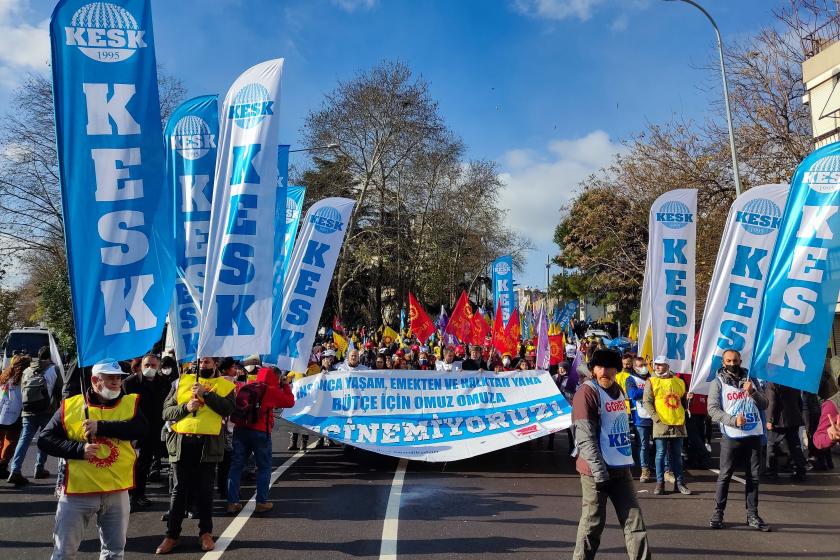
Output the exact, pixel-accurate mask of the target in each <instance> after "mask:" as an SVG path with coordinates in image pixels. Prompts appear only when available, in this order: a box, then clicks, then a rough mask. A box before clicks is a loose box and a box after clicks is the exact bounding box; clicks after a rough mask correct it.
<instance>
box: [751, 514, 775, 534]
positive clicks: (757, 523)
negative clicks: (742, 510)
mask: <svg viewBox="0 0 840 560" xmlns="http://www.w3.org/2000/svg"><path fill="white" fill-rule="evenodd" d="M747 525H749V526H750V527H752V528H753V529H758V530H759V531H763V532H765V533H769V532H770V525H768V524H767V523H765V522H764V520H763V519H762V518H760V517H759V516H758V514H757V513H756V514H753V515H747Z"/></svg>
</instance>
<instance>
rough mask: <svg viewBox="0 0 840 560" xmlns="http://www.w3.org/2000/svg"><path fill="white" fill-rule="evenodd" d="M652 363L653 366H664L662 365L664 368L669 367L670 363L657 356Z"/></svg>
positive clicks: (666, 359) (663, 357)
mask: <svg viewBox="0 0 840 560" xmlns="http://www.w3.org/2000/svg"><path fill="white" fill-rule="evenodd" d="M653 363H654V364H664V365H666V366H670V365H671V362H669V361H668V358H666V357H665V356H657V357H656V358H655V359H654V360H653Z"/></svg>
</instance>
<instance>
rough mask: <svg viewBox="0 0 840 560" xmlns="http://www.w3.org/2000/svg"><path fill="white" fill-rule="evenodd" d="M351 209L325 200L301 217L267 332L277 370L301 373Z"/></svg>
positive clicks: (340, 202) (339, 201) (348, 201)
mask: <svg viewBox="0 0 840 560" xmlns="http://www.w3.org/2000/svg"><path fill="white" fill-rule="evenodd" d="M354 204H355V201H353V200H351V199H349V198H325V199H323V200H319V201H318V202H316V203H315V204H313V205H312V206H311V207H310V208H309V210H308V211H307V212H306V217H305V218H304V221H303V225H302V226H301V229H300V234H299V235H298V240H297V243H296V244H295V249H294V251H293V252H292V259H291V262H290V263H289V270H288V271H287V274H286V279H285V282H284V284H283V308H282V312H281V313H280V315H279V316H278V317H277V318H276V320H277V321H279V323H274V324H273V326H272V331H279V335H278V339H279V344H278V348H277V351H276V352H274V351H273V352H272V354H275V353H276V355H277V366H278V367H279V368H280V369H285V370H289V371H306V366H307V365H308V363H309V354H310V352H311V350H312V343H313V342H314V340H315V332H316V331H317V330H318V321H319V320H320V319H321V311H323V309H324V301H325V300H326V299H327V292H328V291H329V289H330V282H331V281H332V276H333V271H334V270H335V264H336V262H337V261H338V254H339V252H341V244H342V243H343V242H344V234H345V233H346V231H347V221H348V220H349V219H350V213H351V212H352V211H353V205H354ZM284 216H285V213H284ZM278 327H279V328H278Z"/></svg>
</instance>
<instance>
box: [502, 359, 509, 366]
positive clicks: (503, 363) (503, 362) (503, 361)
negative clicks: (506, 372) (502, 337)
mask: <svg viewBox="0 0 840 560" xmlns="http://www.w3.org/2000/svg"><path fill="white" fill-rule="evenodd" d="M502 365H505V366H509V365H510V358H502Z"/></svg>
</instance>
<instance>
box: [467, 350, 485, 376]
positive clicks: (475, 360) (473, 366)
mask: <svg viewBox="0 0 840 560" xmlns="http://www.w3.org/2000/svg"><path fill="white" fill-rule="evenodd" d="M462 367H463V369H464V371H485V370H487V362H485V361H484V360H483V359H482V358H481V346H471V347H470V357H469V359H467V360H464V364H463V366H462Z"/></svg>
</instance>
